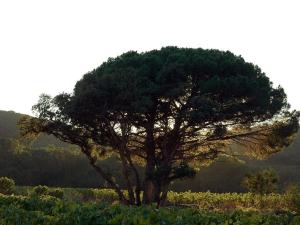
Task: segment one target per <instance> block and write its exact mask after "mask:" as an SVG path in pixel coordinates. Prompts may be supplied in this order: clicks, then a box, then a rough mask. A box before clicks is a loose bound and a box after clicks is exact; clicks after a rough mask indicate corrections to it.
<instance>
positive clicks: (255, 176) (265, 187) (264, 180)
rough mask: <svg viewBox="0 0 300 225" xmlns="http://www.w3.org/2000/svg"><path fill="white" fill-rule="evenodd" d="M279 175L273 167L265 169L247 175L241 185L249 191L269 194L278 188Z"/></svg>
mask: <svg viewBox="0 0 300 225" xmlns="http://www.w3.org/2000/svg"><path fill="white" fill-rule="evenodd" d="M277 182H278V175H277V174H276V171H275V170H273V169H264V170H261V171H258V172H256V173H250V174H247V175H246V176H245V178H244V179H243V181H242V183H241V185H242V186H243V187H244V188H246V189H247V190H248V191H249V192H252V193H256V194H269V193H272V192H275V191H276V190H277Z"/></svg>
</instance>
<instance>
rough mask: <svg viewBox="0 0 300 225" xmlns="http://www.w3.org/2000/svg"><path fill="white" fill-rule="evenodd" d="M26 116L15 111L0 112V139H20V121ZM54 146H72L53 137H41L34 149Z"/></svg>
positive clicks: (35, 142)
mask: <svg viewBox="0 0 300 225" xmlns="http://www.w3.org/2000/svg"><path fill="white" fill-rule="evenodd" d="M22 116H24V114H20V113H16V112H14V111H2V110H0V138H5V139H15V138H18V137H19V128H18V125H17V123H18V121H19V119H20V118H21V117H22ZM48 145H54V146H57V147H67V146H70V144H67V143H64V142H61V141H60V140H58V139H57V138H55V137H54V136H52V135H40V136H39V137H38V138H37V139H36V140H35V141H34V142H33V147H45V146H48Z"/></svg>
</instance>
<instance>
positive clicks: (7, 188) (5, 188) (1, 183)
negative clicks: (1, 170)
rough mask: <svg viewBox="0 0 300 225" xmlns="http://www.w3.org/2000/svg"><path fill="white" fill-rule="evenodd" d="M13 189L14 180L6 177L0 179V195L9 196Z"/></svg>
mask: <svg viewBox="0 0 300 225" xmlns="http://www.w3.org/2000/svg"><path fill="white" fill-rule="evenodd" d="M14 189H15V182H14V180H12V179H10V178H8V177H0V193H2V194H5V195H10V194H12V193H13V191H14Z"/></svg>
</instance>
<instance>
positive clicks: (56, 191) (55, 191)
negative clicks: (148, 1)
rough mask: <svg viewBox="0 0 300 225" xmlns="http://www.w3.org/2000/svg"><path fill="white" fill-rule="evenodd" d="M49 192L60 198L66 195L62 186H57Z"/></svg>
mask: <svg viewBox="0 0 300 225" xmlns="http://www.w3.org/2000/svg"><path fill="white" fill-rule="evenodd" d="M48 194H49V195H50V196H53V197H56V198H60V199H62V198H63V197H64V192H63V190H62V189H60V188H55V189H53V190H50V191H49V193H48Z"/></svg>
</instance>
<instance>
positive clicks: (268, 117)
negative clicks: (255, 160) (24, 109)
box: [20, 47, 299, 206]
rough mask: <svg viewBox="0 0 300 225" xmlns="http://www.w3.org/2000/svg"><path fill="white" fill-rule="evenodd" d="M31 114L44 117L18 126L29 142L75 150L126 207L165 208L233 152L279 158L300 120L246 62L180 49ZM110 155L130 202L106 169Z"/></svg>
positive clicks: (88, 81)
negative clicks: (175, 189) (183, 183)
mask: <svg viewBox="0 0 300 225" xmlns="http://www.w3.org/2000/svg"><path fill="white" fill-rule="evenodd" d="M33 109H34V112H35V113H36V116H37V117H24V118H23V119H22V120H21V121H20V125H21V133H22V135H24V136H32V135H37V134H39V133H41V132H44V133H47V134H52V135H54V136H56V137H57V138H59V139H60V140H62V141H65V142H68V143H72V144H75V145H78V146H79V147H80V148H81V151H82V153H83V154H85V155H86V156H87V158H88V159H89V162H90V164H91V165H92V166H93V167H94V169H95V170H96V171H97V172H98V173H99V174H100V175H101V176H102V177H103V178H104V179H105V180H106V181H107V183H108V184H109V186H110V187H111V188H113V189H114V190H115V191H116V193H117V194H118V196H119V198H120V200H121V201H122V202H123V203H125V204H136V205H140V204H141V203H142V202H144V203H145V204H148V203H152V202H156V203H157V205H158V206H160V205H163V204H164V202H165V200H166V197H167V192H168V187H169V184H170V183H171V182H172V181H173V180H175V179H180V178H184V177H193V176H194V174H195V171H194V169H195V168H196V167H199V166H200V165H202V164H207V163H210V162H212V161H213V160H215V159H216V158H217V157H218V156H219V155H230V154H232V151H230V146H232V144H233V143H238V144H240V145H243V146H244V148H243V149H244V152H245V153H248V154H251V155H252V156H256V157H259V158H262V157H265V156H267V155H269V154H271V153H275V152H278V151H280V150H281V149H282V148H283V147H285V146H287V145H288V144H289V143H290V142H291V140H292V136H293V134H294V133H295V132H296V131H297V129H298V117H299V115H298V113H297V112H289V110H288V109H289V105H288V103H287V101H286V95H285V93H284V91H283V89H282V88H281V87H277V88H274V87H273V86H272V83H271V82H270V81H269V79H268V78H267V77H266V75H265V74H264V73H263V72H261V70H260V69H259V67H257V66H255V65H253V64H251V63H247V62H245V61H244V59H243V58H242V57H240V56H236V55H234V54H232V53H231V52H228V51H227V52H223V51H218V50H204V49H200V48H199V49H190V48H176V47H166V48H162V49H161V50H153V51H150V52H145V53H137V52H127V53H125V54H123V55H121V56H119V57H116V58H110V59H109V60H108V61H107V62H105V63H103V64H102V65H101V66H100V67H99V68H97V69H95V70H93V71H91V72H89V73H87V74H86V75H84V77H83V78H82V79H81V80H80V81H78V82H77V84H76V86H75V89H74V92H73V93H72V94H66V93H63V94H59V95H57V96H56V97H54V98H51V97H50V96H48V95H42V96H41V97H40V100H39V102H38V104H37V105H35V106H34V107H33ZM111 155H115V156H117V158H118V160H120V162H121V165H122V173H123V178H124V180H125V188H126V189H127V191H128V197H126V196H125V195H124V192H123V191H122V189H121V188H120V186H119V185H118V184H117V183H116V179H115V178H114V177H113V176H112V174H111V173H110V172H109V171H106V170H105V169H104V168H103V167H102V166H101V159H103V158H105V157H109V156H111ZM137 164H139V165H141V166H143V167H144V170H142V171H141V170H139V169H138V167H137ZM141 173H143V174H144V176H141ZM142 177H143V179H142ZM142 191H143V199H141V198H140V196H141V192H142Z"/></svg>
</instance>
